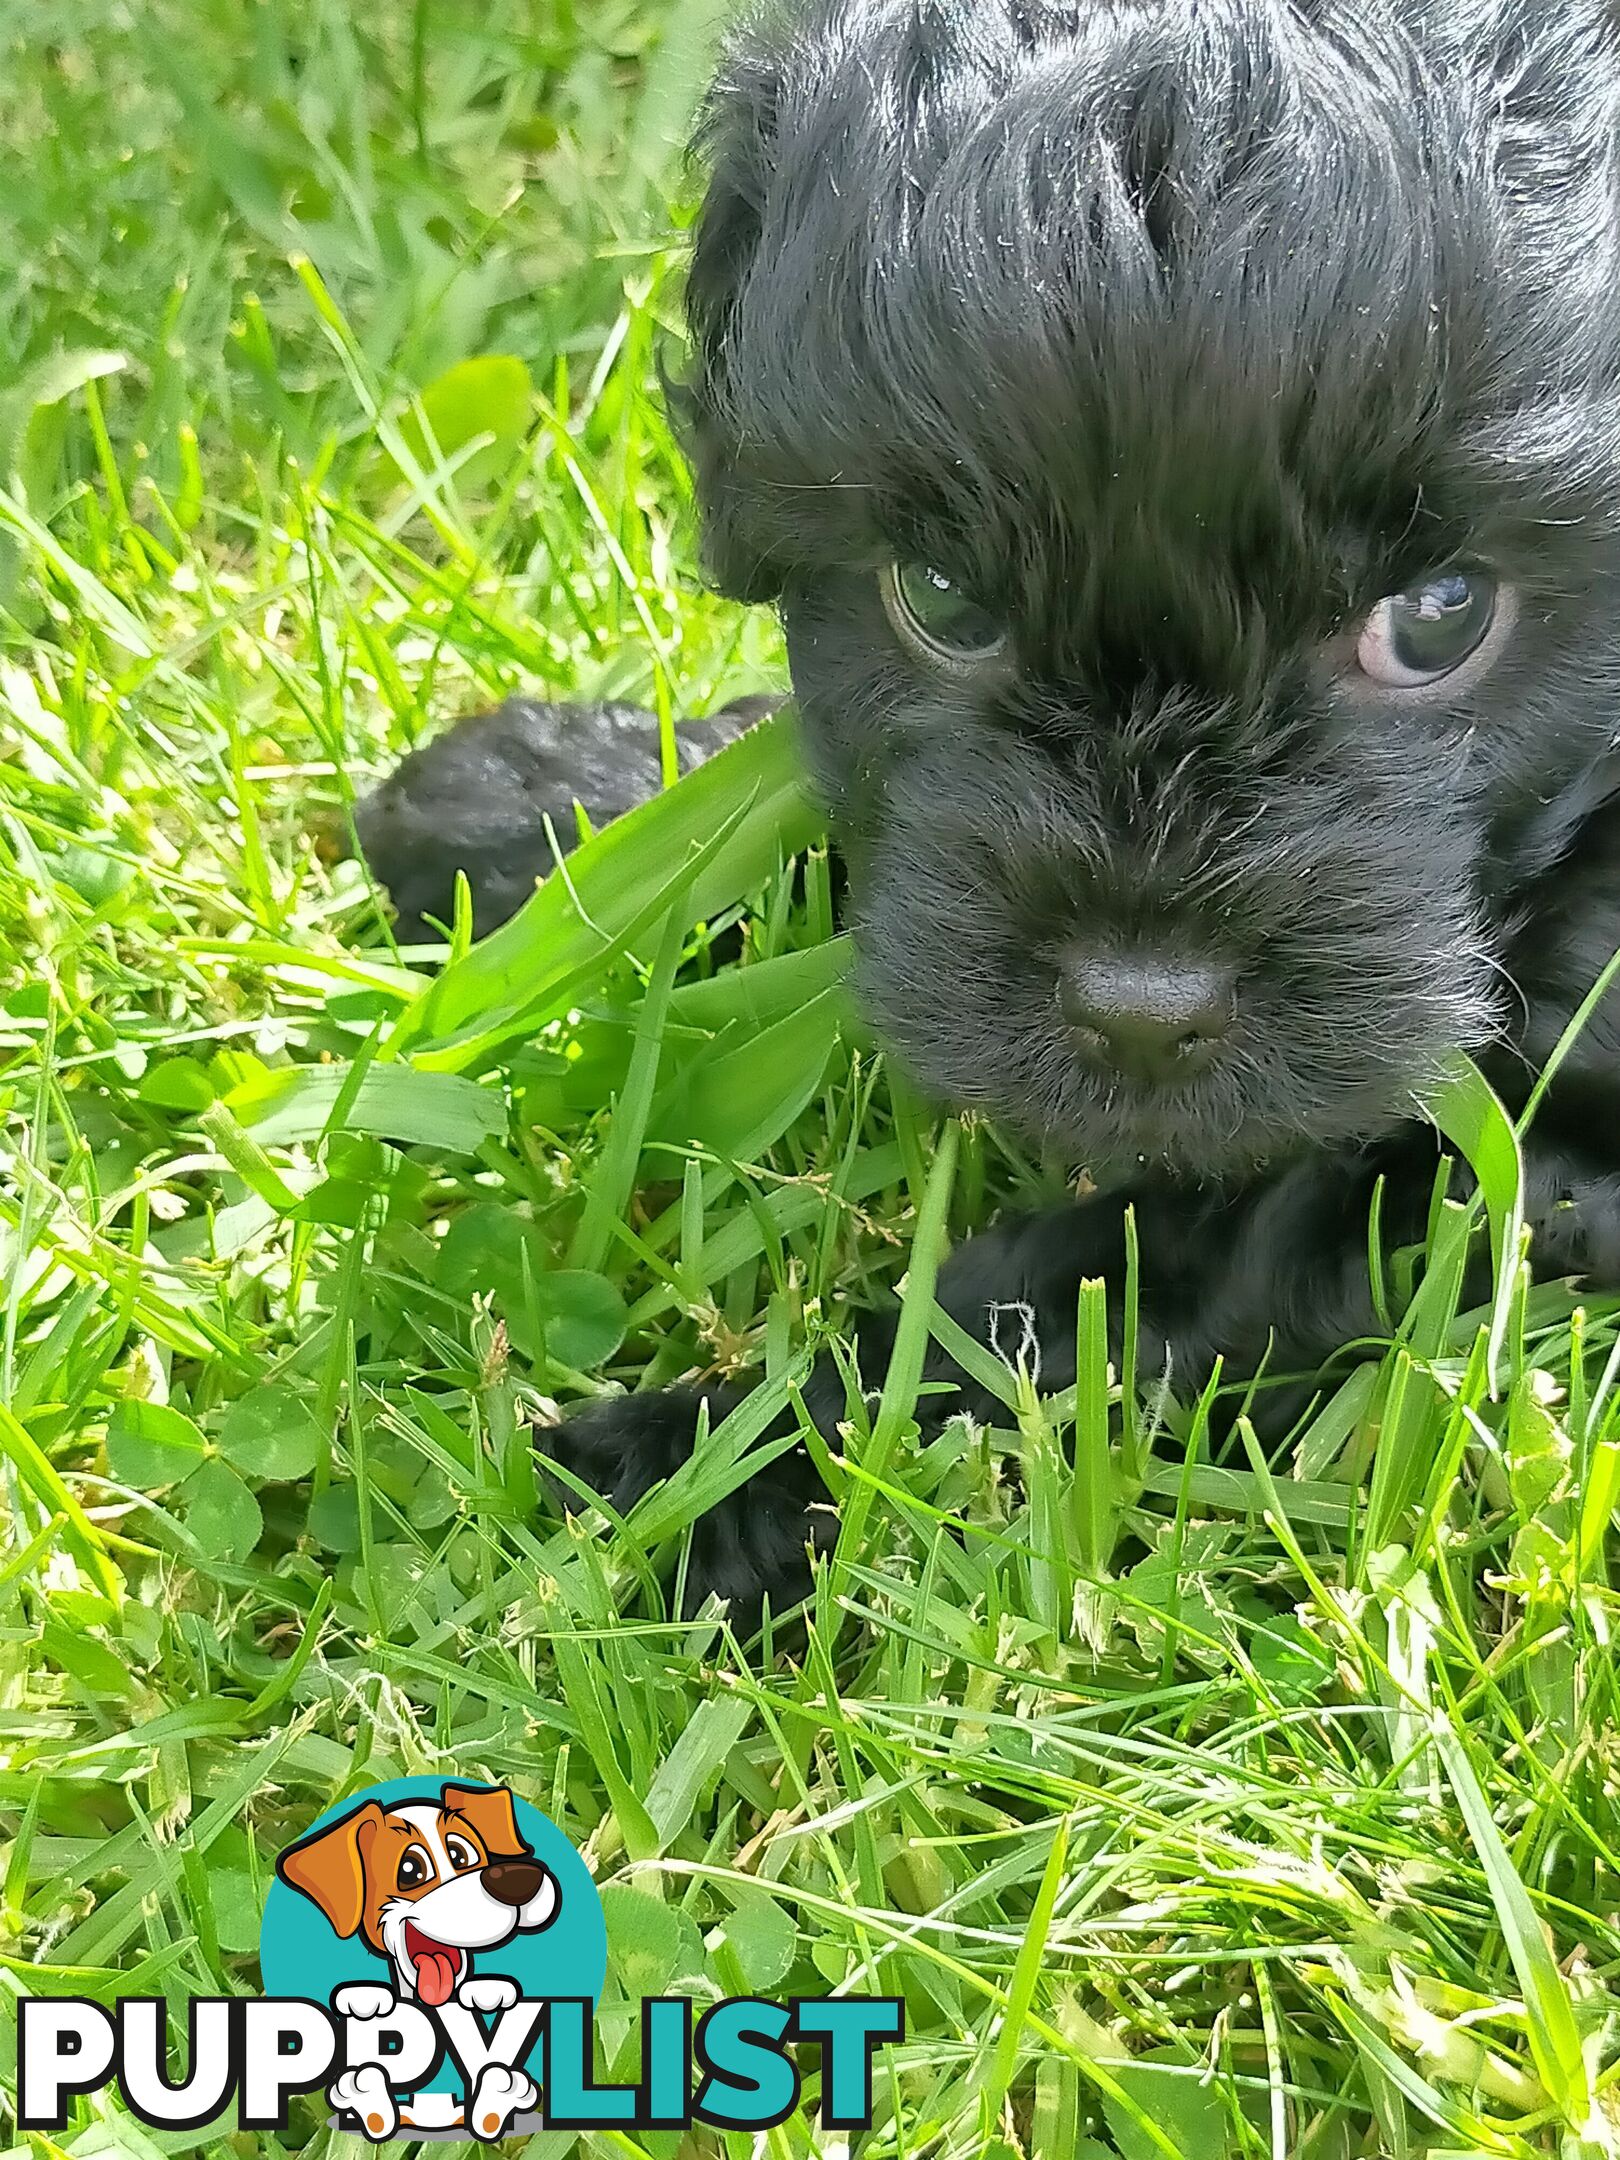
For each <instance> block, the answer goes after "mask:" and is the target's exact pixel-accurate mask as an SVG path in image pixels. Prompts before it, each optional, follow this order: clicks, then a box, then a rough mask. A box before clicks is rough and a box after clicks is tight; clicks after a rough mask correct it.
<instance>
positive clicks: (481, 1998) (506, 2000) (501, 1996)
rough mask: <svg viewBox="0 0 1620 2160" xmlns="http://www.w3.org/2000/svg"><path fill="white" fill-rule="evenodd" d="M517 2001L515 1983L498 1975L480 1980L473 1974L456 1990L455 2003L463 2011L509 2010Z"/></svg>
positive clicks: (491, 1975)
mask: <svg viewBox="0 0 1620 2160" xmlns="http://www.w3.org/2000/svg"><path fill="white" fill-rule="evenodd" d="M517 1999H518V1991H517V1986H516V1983H515V1982H514V1981H511V1980H507V1979H503V1978H502V1976H501V1975H500V1974H499V1973H489V1974H487V1975H485V1976H483V1977H482V1978H481V1977H480V1976H479V1975H478V1974H477V1973H474V1974H472V1975H471V1977H470V1978H468V1979H466V1980H463V1981H462V1983H461V1985H460V1987H458V1988H457V1989H456V2001H457V2002H458V2003H460V2005H461V2007H462V2008H463V2010H510V2009H511V2007H512V2005H513V2004H514V2003H515V2002H516V2001H517Z"/></svg>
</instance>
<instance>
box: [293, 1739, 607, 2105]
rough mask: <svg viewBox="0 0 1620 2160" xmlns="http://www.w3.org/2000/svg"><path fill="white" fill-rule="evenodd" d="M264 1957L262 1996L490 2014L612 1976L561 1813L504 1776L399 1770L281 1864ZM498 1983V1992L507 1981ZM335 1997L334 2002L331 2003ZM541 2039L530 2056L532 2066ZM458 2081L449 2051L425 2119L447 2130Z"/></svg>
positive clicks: (593, 1891) (595, 1989)
mask: <svg viewBox="0 0 1620 2160" xmlns="http://www.w3.org/2000/svg"><path fill="white" fill-rule="evenodd" d="M259 1963H260V1967H261V1970H262V1972H263V1975H264V1988H265V1992H266V1994H267V1995H283V1996H301V1997H303V1998H305V1999H306V2000H310V1999H312V2000H315V2001H318V2002H320V2003H323V2004H334V2003H335V1998H336V1997H338V1996H339V1995H340V1994H347V1993H348V1991H353V1990H369V1991H370V1993H369V1995H368V1996H364V1997H359V1998H355V1997H352V1996H351V1997H350V2000H351V2002H352V2001H353V2000H365V2001H367V2002H368V2003H369V2004H370V2005H372V2007H371V2008H369V2009H368V2011H367V2012H366V2013H364V2014H368V2015H373V2016H381V2015H382V2014H383V1994H384V1991H385V1992H386V1997H387V1998H388V1999H389V2000H390V2001H391V2002H393V2003H416V2004H418V2005H420V2006H422V2007H424V2008H427V2009H431V2010H435V2011H437V2010H440V2009H442V2008H443V2007H444V2006H445V2005H446V2004H460V2005H463V2006H467V2005H470V2006H471V2007H472V2008H474V2009H475V2010H477V2011H479V2012H480V2013H485V2012H492V2011H496V2010H497V2009H498V2007H499V2004H500V2001H501V1999H502V1997H503V1995H504V1994H506V1993H507V1992H508V1991H513V1990H515V1994H516V1995H517V1996H518V1997H522V1998H528V1999H531V2000H536V2001H538V2000H544V1999H557V1998H561V1997H565V1996H571V1997H575V1998H583V1999H585V2000H587V2001H588V2002H589V2003H590V2004H591V2005H592V2007H593V2009H594V2006H595V2004H596V2003H597V2001H598V1999H599V1998H600V1996H601V1993H602V1985H603V1982H604V1980H605V1979H606V1977H607V1926H606V1923H605V1921H604V1919H603V1916H602V1900H601V1897H600V1895H599V1894H598V1892H597V1888H596V1884H595V1882H594V1881H593V1880H592V1878H591V1872H590V1870H589V1868H587V1867H586V1865H585V1863H584V1861H583V1860H582V1859H581V1858H580V1856H579V1854H578V1853H577V1852H576V1851H575V1850H574V1847H573V1846H572V1845H571V1844H570V1843H569V1842H568V1840H567V1838H566V1837H564V1835H563V1833H562V1832H561V1831H560V1830H559V1829H558V1828H557V1825H556V1824H555V1823H554V1822H552V1821H551V1820H550V1818H549V1817H548V1816H545V1815H542V1814H541V1812H540V1810H539V1809H538V1808H537V1807H534V1806H533V1805H531V1803H530V1802H529V1801H527V1800H524V1799H521V1798H520V1797H519V1796H518V1795H517V1794H516V1793H514V1792H512V1791H511V1790H510V1788H509V1787H507V1786H505V1785H483V1784H479V1783H477V1782H475V1781H473V1780H470V1779H461V1778H454V1777H412V1778H394V1779H391V1780H390V1781H389V1782H388V1783H387V1784H384V1785H372V1786H369V1787H367V1788H366V1790H365V1791H363V1792H360V1793H356V1794H355V1795H354V1796H353V1797H352V1798H351V1799H348V1800H345V1801H343V1802H342V1803H341V1804H340V1805H339V1806H337V1807H334V1808H329V1809H328V1810H327V1811H326V1813H325V1814H324V1815H322V1816H321V1817H320V1818H319V1819H318V1820H317V1821H316V1822H315V1823H313V1824H312V1825H311V1827H310V1828H309V1830H307V1831H306V1832H305V1834H304V1835H303V1836H302V1837H301V1838H299V1839H298V1840H297V1841H296V1842H295V1843H294V1844H292V1845H289V1846H288V1847H287V1848H286V1850H285V1851H284V1852H283V1853H282V1855H281V1857H280V1859H279V1860H278V1861H277V1862H276V1880H275V1881H274V1883H272V1885H271V1887H270V1893H269V1896H268V1898H267V1899H266V1901H265V1908H264V1923H263V1927H262V1928H261V1931H260V1936H259ZM503 1982H504V1983H506V1987H505V1988H504V1989H503V1987H502V1983H503ZM335 2006H336V2007H342V2006H341V2005H335ZM538 2052H539V2047H538V2042H537V2044H536V2046H535V2047H534V2048H533V2049H531V2051H530V2055H529V2057H528V2059H527V2064H526V2067H530V2068H531V2070H532V2067H533V2065H534V2059H535V2057H536V2056H537V2054H538ZM462 2097H463V2095H462V2093H461V2088H460V2081H459V2079H458V2077H457V2075H456V2071H455V2068H454V2065H453V2064H452V2063H451V2062H450V2061H449V2060H448V2058H446V2059H445V2060H444V2061H441V2062H440V2063H439V2064H438V2065H437V2066H436V2067H435V2069H434V2070H433V2072H432V2074H431V2076H430V2077H429V2078H428V2079H427V2080H426V2081H425V2083H424V2085H423V2087H422V2093H421V2095H420V2096H419V2098H421V2099H423V2101H424V2104H423V2105H421V2106H420V2107H419V2108H418V2110H417V2111H416V2114H417V2120H418V2122H419V2124H420V2126H421V2127H422V2128H430V2127H434V2126H436V2119H437V2118H440V2117H442V2118H444V2122H443V2126H444V2127H446V2128H448V2127H450V2120H451V2118H452V2117H453V2114H454V2110H455V2107H456V2106H457V2105H458V2104H459V2102H460V2101H461V2099H462Z"/></svg>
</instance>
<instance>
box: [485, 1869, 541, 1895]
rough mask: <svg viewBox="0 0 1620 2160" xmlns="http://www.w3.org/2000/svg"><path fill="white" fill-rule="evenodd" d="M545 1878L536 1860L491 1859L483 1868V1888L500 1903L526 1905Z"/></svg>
mask: <svg viewBox="0 0 1620 2160" xmlns="http://www.w3.org/2000/svg"><path fill="white" fill-rule="evenodd" d="M545 1879H546V1871H545V1869H544V1868H543V1867H542V1866H541V1865H540V1863H539V1861H538V1860H492V1861H491V1862H490V1863H489V1865H488V1867H486V1868H485V1870H484V1888H485V1889H486V1890H487V1891H488V1892H489V1894H490V1896H491V1897H492V1898H494V1899H495V1900H496V1902H497V1903H498V1904H501V1905H527V1904H528V1902H529V1900H530V1898H532V1897H536V1896H538V1894H539V1891H540V1886H541V1884H542V1883H544V1881H545Z"/></svg>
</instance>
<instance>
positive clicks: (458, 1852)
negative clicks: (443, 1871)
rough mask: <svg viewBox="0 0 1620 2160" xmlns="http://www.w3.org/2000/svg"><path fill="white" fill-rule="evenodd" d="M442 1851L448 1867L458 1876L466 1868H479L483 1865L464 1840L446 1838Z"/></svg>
mask: <svg viewBox="0 0 1620 2160" xmlns="http://www.w3.org/2000/svg"><path fill="white" fill-rule="evenodd" d="M444 1849H445V1853H446V1855H447V1856H448V1858H449V1861H450V1865H451V1866H452V1867H453V1868H454V1869H455V1870H456V1871H457V1873H458V1874H459V1873H461V1872H463V1871H464V1870H465V1869H467V1868H475V1867H480V1866H482V1864H483V1863H482V1862H481V1861H480V1859H479V1857H478V1855H477V1853H475V1852H474V1851H473V1849H472V1847H471V1846H470V1845H469V1844H468V1843H467V1840H466V1839H465V1838H458V1837H447V1838H446V1839H445V1841H444Z"/></svg>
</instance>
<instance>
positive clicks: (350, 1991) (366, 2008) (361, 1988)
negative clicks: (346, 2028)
mask: <svg viewBox="0 0 1620 2160" xmlns="http://www.w3.org/2000/svg"><path fill="white" fill-rule="evenodd" d="M332 2008H333V2009H334V2010H335V2011H336V2012H337V2014H338V2016H339V2017H347V2018H368V2019H369V2018H385V2017H388V2016H389V2015H390V2014H391V2013H392V2011H393V2009H394V1996H393V1991H392V1990H391V1989H390V1988H385V1987H375V1986H373V1985H372V1983H371V1982H370V1981H368V1980H357V1981H356V1982H355V1983H354V1984H353V1986H351V1987H345V1988H339V1989H338V1991H337V1993H336V1994H335V1995H334V1996H333V1997H332Z"/></svg>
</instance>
